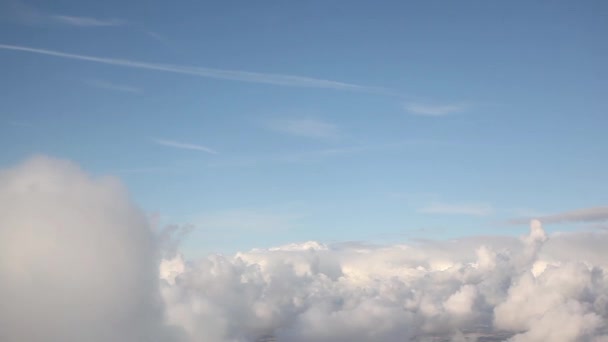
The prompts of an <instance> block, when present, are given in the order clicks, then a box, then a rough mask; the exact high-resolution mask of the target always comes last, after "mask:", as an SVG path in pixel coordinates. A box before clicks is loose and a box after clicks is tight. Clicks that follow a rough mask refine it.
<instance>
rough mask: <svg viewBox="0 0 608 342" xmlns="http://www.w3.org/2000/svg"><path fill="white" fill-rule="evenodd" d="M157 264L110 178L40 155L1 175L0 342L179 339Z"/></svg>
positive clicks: (131, 208)
mask: <svg viewBox="0 0 608 342" xmlns="http://www.w3.org/2000/svg"><path fill="white" fill-rule="evenodd" d="M158 263H159V254H158V248H157V246H156V242H155V237H154V235H153V234H152V232H151V230H150V229H149V227H148V223H147V220H146V218H145V216H144V215H143V214H142V213H141V212H140V210H139V209H137V207H136V206H135V205H134V204H133V203H131V202H130V200H129V197H128V195H127V193H126V191H125V189H124V188H123V187H122V186H121V185H120V183H119V182H118V181H116V180H115V179H111V178H101V179H93V178H90V177H89V176H87V175H86V174H85V173H83V172H82V171H81V170H80V169H79V168H78V167H77V166H75V165H73V164H72V163H69V162H66V161H62V160H56V159H50V158H46V157H36V158H33V159H30V160H28V161H27V162H25V163H23V164H21V165H19V166H16V167H13V168H11V169H7V170H2V171H0V279H2V281H1V282H0V302H1V303H2V305H0V340H2V341H30V342H37V341H51V342H59V341H67V342H76V341H94V342H102V341H124V342H127V341H144V340H145V341H159V342H160V341H177V336H174V335H173V333H172V331H171V329H170V328H169V327H168V326H166V325H165V324H164V322H163V314H164V308H163V304H162V299H161V298H160V293H159V288H158V282H157V281H156V277H157V267H158Z"/></svg>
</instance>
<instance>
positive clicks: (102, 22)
mask: <svg viewBox="0 0 608 342" xmlns="http://www.w3.org/2000/svg"><path fill="white" fill-rule="evenodd" d="M48 18H49V19H50V20H52V21H54V22H56V23H60V24H66V25H71V26H79V27H103V26H124V25H126V24H127V22H126V21H125V20H122V19H98V18H91V17H78V16H71V15H50V16H48Z"/></svg>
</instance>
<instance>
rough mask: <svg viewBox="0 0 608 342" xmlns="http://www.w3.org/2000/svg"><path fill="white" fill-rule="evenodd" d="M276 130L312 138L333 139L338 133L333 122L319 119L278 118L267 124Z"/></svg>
mask: <svg viewBox="0 0 608 342" xmlns="http://www.w3.org/2000/svg"><path fill="white" fill-rule="evenodd" d="M268 127H269V128H270V129H272V130H275V131H277V132H281V133H285V134H289V135H294V136H299V137H305V138H313V139H335V138H337V137H338V136H339V135H340V133H339V130H338V127H337V126H336V125H334V124H331V123H328V122H325V121H323V120H319V119H278V120H273V121H271V122H270V123H269V124H268Z"/></svg>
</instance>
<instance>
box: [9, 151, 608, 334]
mask: <svg viewBox="0 0 608 342" xmlns="http://www.w3.org/2000/svg"><path fill="white" fill-rule="evenodd" d="M241 218H244V219H246V217H244V216H241ZM190 229H191V228H190V227H189V226H182V227H179V226H169V227H167V228H164V229H161V230H160V233H159V235H154V234H153V231H154V230H153V229H152V227H151V226H150V223H149V222H148V220H147V218H146V217H145V215H143V214H142V213H141V211H140V210H139V209H137V207H136V206H135V205H134V204H133V203H131V202H130V200H129V196H128V194H127V193H126V191H125V189H124V187H122V186H121V185H120V183H119V182H118V181H117V180H115V179H112V178H91V177H89V176H88V175H86V174H85V173H84V172H83V171H82V170H80V169H79V168H78V167H77V166H75V165H74V164H72V163H69V162H66V161H60V160H55V159H50V158H47V157H36V158H33V159H30V160H28V161H26V162H25V163H23V164H20V165H18V166H16V167H12V168H9V169H6V170H2V171H0V279H2V281H1V282H0V302H1V303H2V305H0V340H2V341H29V342H39V341H51V342H59V341H67V342H75V341H93V342H101V341H119V342H127V341H153V342H177V341H179V342H194V341H203V340H204V341H209V342H241V341H243V342H244V341H263V340H265V341H272V340H276V341H290V342H300V341H302V342H303V341H320V342H329V341H332V342H343V341H344V342H346V341H355V342H359V341H361V342H363V341H388V342H391V341H394V342H397V341H507V340H508V341H511V342H536V341H555V342H577V341H590V342H599V341H606V340H608V305H607V303H608V277H606V274H607V272H608V250H607V249H606V248H605V246H606V245H608V232H599V231H596V232H572V233H554V234H547V233H546V232H545V231H544V228H543V226H542V224H541V223H540V222H539V221H533V222H531V227H530V233H529V234H528V235H525V236H522V237H521V238H516V237H502V236H493V237H481V236H474V237H468V238H462V239H458V240H447V241H441V240H439V241H419V242H410V243H407V244H395V245H372V244H366V243H361V244H356V243H350V244H348V243H347V244H324V243H321V242H316V241H308V242H304V243H290V244H287V245H283V246H278V247H274V248H267V249H253V250H250V251H247V252H240V253H236V254H235V255H228V256H222V255H209V256H207V257H204V258H201V259H197V260H188V259H186V258H185V257H184V256H183V255H182V254H180V252H179V249H178V246H177V243H178V242H179V240H180V239H182V238H184V236H185V235H187V233H188V232H189V231H190ZM161 256H164V258H162V259H161Z"/></svg>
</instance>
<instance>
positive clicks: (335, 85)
mask: <svg viewBox="0 0 608 342" xmlns="http://www.w3.org/2000/svg"><path fill="white" fill-rule="evenodd" d="M0 49H2V50H11V51H20V52H29V53H34V54H39V55H47V56H55V57H60V58H66V59H74V60H81V61H89V62H95V63H101V64H108V65H115V66H122V67H127V68H135V69H145V70H155V71H164V72H171V73H177V74H185V75H192V76H199V77H205V78H212V79H221V80H231V81H239V82H250V83H262V84H272V85H277V86H289V87H310V88H325V89H334V90H350V91H360V92H370V93H381V92H384V90H382V89H380V88H375V87H367V86H361V85H356V84H352V83H344V82H338V81H331V80H324V79H318V78H311V77H304V76H294V75H284V74H270V73H259V72H250V71H240V70H224V69H213V68H202V67H191V66H179V65H171V64H158V63H146V62H140V61H133V60H128V59H115V58H105V57H96V56H87V55H78V54H72V53H65V52H61V51H54V50H47V49H37V48H32V47H28V46H19V45H8V44H0Z"/></svg>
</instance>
